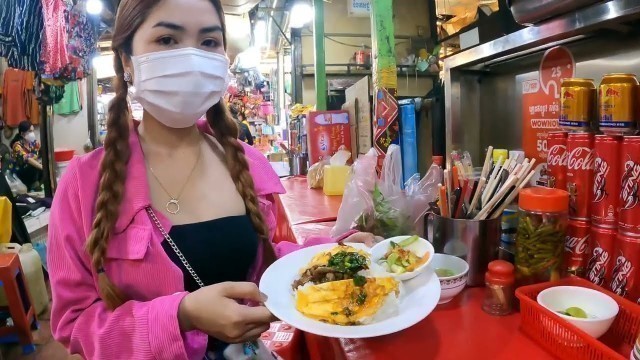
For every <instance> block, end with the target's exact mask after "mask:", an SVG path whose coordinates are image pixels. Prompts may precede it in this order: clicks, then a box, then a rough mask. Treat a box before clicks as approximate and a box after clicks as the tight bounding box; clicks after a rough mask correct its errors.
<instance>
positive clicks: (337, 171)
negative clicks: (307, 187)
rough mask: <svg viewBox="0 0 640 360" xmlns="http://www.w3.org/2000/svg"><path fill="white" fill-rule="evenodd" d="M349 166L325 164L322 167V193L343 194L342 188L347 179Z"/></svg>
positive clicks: (345, 185)
mask: <svg viewBox="0 0 640 360" xmlns="http://www.w3.org/2000/svg"><path fill="white" fill-rule="evenodd" d="M350 169H351V167H350V166H347V165H342V166H340V165H325V167H324V187H323V190H324V194H325V195H328V196H338V195H342V194H344V188H345V187H347V182H348V181H349V170H350Z"/></svg>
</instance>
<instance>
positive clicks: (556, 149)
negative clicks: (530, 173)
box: [547, 131, 568, 190]
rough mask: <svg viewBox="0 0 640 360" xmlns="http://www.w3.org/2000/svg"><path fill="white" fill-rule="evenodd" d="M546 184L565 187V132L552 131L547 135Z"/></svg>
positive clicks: (557, 187) (564, 188)
mask: <svg viewBox="0 0 640 360" xmlns="http://www.w3.org/2000/svg"><path fill="white" fill-rule="evenodd" d="M547 146H548V148H549V151H548V152H547V171H548V176H549V181H548V186H549V187H552V188H556V189H561V190H566V189H567V158H568V154H567V132H566V131H554V132H551V133H549V134H548V135H547Z"/></svg>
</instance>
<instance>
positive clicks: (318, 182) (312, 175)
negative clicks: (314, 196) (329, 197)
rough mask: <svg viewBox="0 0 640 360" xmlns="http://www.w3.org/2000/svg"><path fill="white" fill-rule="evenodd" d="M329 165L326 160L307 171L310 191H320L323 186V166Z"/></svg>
mask: <svg viewBox="0 0 640 360" xmlns="http://www.w3.org/2000/svg"><path fill="white" fill-rule="evenodd" d="M325 165H329V161H328V160H322V161H320V162H317V163H315V164H313V165H311V167H310V168H309V170H308V171H307V183H308V184H309V188H310V189H322V185H323V184H324V166H325Z"/></svg>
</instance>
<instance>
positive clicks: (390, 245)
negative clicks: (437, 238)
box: [371, 236, 434, 281]
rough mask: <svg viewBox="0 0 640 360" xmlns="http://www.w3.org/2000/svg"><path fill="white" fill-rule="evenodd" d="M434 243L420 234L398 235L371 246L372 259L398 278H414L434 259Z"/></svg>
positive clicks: (403, 279) (401, 279)
mask: <svg viewBox="0 0 640 360" xmlns="http://www.w3.org/2000/svg"><path fill="white" fill-rule="evenodd" d="M433 253H434V250H433V245H431V243H430V242H428V241H427V240H425V239H423V238H421V237H419V236H396V237H393V238H391V239H387V240H383V241H381V242H379V243H378V244H376V245H375V246H374V247H373V248H371V259H372V260H373V262H374V263H376V264H377V265H379V266H380V267H381V268H382V269H383V270H384V271H385V272H387V273H389V274H391V275H392V276H393V277H394V278H395V279H396V280H400V281H405V280H410V279H413V278H414V277H416V276H418V275H420V274H421V273H422V272H424V271H425V270H426V269H427V266H428V265H429V264H430V263H431V260H433Z"/></svg>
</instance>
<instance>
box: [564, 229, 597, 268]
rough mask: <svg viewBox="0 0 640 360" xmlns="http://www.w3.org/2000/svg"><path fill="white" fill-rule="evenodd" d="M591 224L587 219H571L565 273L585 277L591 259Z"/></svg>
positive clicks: (567, 239) (565, 250)
mask: <svg viewBox="0 0 640 360" xmlns="http://www.w3.org/2000/svg"><path fill="white" fill-rule="evenodd" d="M590 236H591V224H590V223H589V222H587V221H581V220H569V223H568V224H567V234H566V237H565V242H564V270H565V271H564V274H565V275H570V276H578V277H584V275H585V273H586V269H587V263H588V262H589V259H590V256H589V254H590V251H589V237H590Z"/></svg>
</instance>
